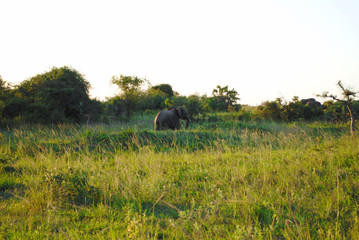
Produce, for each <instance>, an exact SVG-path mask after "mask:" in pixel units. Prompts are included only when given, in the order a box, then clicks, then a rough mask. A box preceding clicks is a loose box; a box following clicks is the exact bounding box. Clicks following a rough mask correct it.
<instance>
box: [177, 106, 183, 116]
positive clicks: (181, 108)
mask: <svg viewBox="0 0 359 240" xmlns="http://www.w3.org/2000/svg"><path fill="white" fill-rule="evenodd" d="M184 111H185V110H184V108H183V107H178V108H177V113H178V116H179V117H180V118H181V119H183V118H184Z"/></svg>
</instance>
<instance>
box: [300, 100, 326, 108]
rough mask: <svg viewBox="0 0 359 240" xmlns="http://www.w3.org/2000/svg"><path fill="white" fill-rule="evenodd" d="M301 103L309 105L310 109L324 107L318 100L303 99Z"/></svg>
mask: <svg viewBox="0 0 359 240" xmlns="http://www.w3.org/2000/svg"><path fill="white" fill-rule="evenodd" d="M300 102H301V103H302V104H303V105H307V106H309V107H320V106H322V104H321V103H320V102H318V101H317V100H315V99H314V98H308V99H302V100H300Z"/></svg>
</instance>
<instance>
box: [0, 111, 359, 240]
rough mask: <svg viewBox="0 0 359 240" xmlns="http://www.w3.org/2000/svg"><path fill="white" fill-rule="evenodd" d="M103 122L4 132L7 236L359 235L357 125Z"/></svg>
mask: <svg viewBox="0 0 359 240" xmlns="http://www.w3.org/2000/svg"><path fill="white" fill-rule="evenodd" d="M93 129H94V130H95V131H96V133H94V130H93ZM93 129H92V128H88V127H87V126H69V125H61V126H55V127H51V128H50V127H41V126H37V127H21V128H17V129H13V130H11V131H8V130H6V131H2V132H1V135H0V138H1V140H2V141H1V144H0V172H1V175H0V223H1V224H0V238H10V239H11V238H15V239H39V238H70V239H78V238H84V239H270V238H272V239H283V238H286V239H297V238H298V239H303V238H305V239H307V238H312V239H318V238H321V239H326V238H328V239H355V238H356V237H357V236H358V235H359V227H358V226H359V224H358V220H359V219H358V214H359V211H358V209H359V206H358V204H359V195H358V194H359V166H358V164H357V163H358V161H359V149H358V145H359V137H358V136H355V137H350V136H349V135H350V134H349V132H348V130H347V128H345V126H339V125H323V124H319V123H316V124H280V123H272V122H262V123H250V122H247V123H245V122H239V121H237V120H235V119H228V120H226V121H219V120H216V121H212V122H207V123H205V124H193V125H192V128H191V129H190V130H189V131H177V132H170V131H169V132H167V131H163V132H154V131H153V123H152V117H151V116H138V117H136V118H135V119H134V121H133V122H131V123H127V124H122V123H121V124H112V125H96V126H94V127H93Z"/></svg>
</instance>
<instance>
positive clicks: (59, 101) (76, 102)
mask: <svg viewBox="0 0 359 240" xmlns="http://www.w3.org/2000/svg"><path fill="white" fill-rule="evenodd" d="M89 88H90V84H89V82H87V81H86V80H85V78H84V76H83V75H82V74H80V73H79V72H78V71H76V70H75V69H72V68H69V67H66V66H65V67H62V68H56V67H54V68H52V70H51V71H49V72H46V73H43V74H38V75H36V76H35V77H32V78H30V79H29V80H26V81H24V82H22V83H21V84H20V85H19V86H18V87H17V89H16V95H17V96H18V97H19V98H20V99H21V101H22V102H23V103H24V105H26V108H25V107H22V106H18V107H20V108H21V107H22V109H21V113H20V114H21V115H23V116H24V117H25V118H26V119H25V120H27V121H31V122H46V123H48V122H63V121H74V122H79V121H83V120H86V117H85V115H87V114H88V113H89V112H90V109H91V100H90V99H89V95H88V91H89Z"/></svg>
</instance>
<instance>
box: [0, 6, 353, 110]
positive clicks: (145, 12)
mask: <svg viewBox="0 0 359 240" xmlns="http://www.w3.org/2000/svg"><path fill="white" fill-rule="evenodd" d="M358 13H359V1H357V0H246V1H244V0H232V1H231V0H217V1H211V0H181V1H172V0H162V1H160V0H151V1H149V0H127V1H121V0H117V1H116V0H101V1H91V0H31V1H29V0H11V1H10V0H2V1H0V75H1V76H2V78H3V79H4V80H6V81H8V82H12V83H20V82H21V81H23V80H25V79H28V78H30V77H32V76H35V75H36V74H38V73H44V72H46V71H49V70H51V68H52V67H53V66H55V67H62V66H65V65H66V66H71V67H73V68H75V69H76V70H78V71H79V72H81V73H82V74H84V75H85V78H86V79H87V80H88V81H89V82H90V83H91V85H92V89H91V96H92V97H96V98H98V99H104V98H105V97H110V96H113V95H114V94H115V93H116V92H118V90H117V88H116V86H114V85H111V83H110V80H111V77H112V76H114V75H117V76H119V75H121V74H122V75H136V76H139V77H142V78H147V79H148V80H149V81H150V82H151V83H152V85H156V84H161V83H168V84H171V85H172V87H173V89H174V90H175V91H177V92H179V93H180V94H182V95H190V94H194V93H199V94H208V95H210V94H211V92H212V90H213V89H214V88H216V86H217V85H218V84H219V85H221V86H225V85H229V87H230V88H234V89H236V90H237V91H238V93H239V95H240V98H241V100H240V103H242V104H250V105H257V104H260V103H262V102H263V101H265V100H274V99H275V98H276V97H284V98H285V99H287V100H291V99H292V97H293V96H299V97H300V98H308V97H313V96H315V94H317V93H322V92H323V91H326V90H328V91H331V92H336V89H337V88H336V85H335V84H336V82H337V81H338V80H342V81H343V83H344V84H346V85H349V86H352V87H354V88H356V89H357V90H359V14H358Z"/></svg>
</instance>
